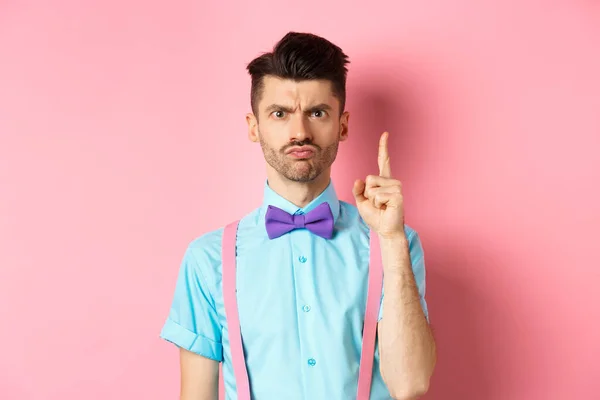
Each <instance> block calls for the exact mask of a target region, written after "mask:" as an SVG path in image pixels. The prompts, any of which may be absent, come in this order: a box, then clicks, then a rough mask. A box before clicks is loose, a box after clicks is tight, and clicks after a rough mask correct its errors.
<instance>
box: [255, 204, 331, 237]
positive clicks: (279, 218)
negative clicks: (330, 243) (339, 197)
mask: <svg viewBox="0 0 600 400" xmlns="http://www.w3.org/2000/svg"><path fill="white" fill-rule="evenodd" d="M265 224H266V228H267V234H268V235H269V239H274V238H276V237H279V236H281V235H283V234H285V233H288V232H290V231H293V230H294V229H298V228H306V229H308V230H309V231H311V232H312V233H314V234H316V235H319V236H321V237H324V238H325V239H331V236H332V234H333V213H332V212H331V208H330V207H329V204H328V203H321V204H319V205H318V206H317V207H315V209H313V210H312V211H310V212H308V213H306V214H300V215H291V214H289V213H288V212H286V211H284V210H282V209H281V208H277V207H275V206H269V207H268V209H267V213H266V215H265Z"/></svg>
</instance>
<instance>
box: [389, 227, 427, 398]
mask: <svg viewBox="0 0 600 400" xmlns="http://www.w3.org/2000/svg"><path fill="white" fill-rule="evenodd" d="M380 243H381V252H382V253H381V255H382V262H383V269H384V294H385V295H384V298H383V318H382V320H381V321H380V323H379V328H378V333H379V352H380V363H381V365H380V369H381V373H382V376H383V379H384V381H385V382H386V384H387V386H388V388H389V390H390V392H391V394H392V396H393V397H394V398H396V399H402V400H405V399H416V398H418V397H419V396H421V395H422V394H424V393H425V392H426V391H427V390H428V387H429V379H430V377H431V375H432V373H433V369H434V366H435V363H436V349H435V342H434V339H433V335H432V333H431V329H430V327H429V323H428V322H427V319H426V318H425V314H424V312H423V309H422V307H421V302H420V297H419V292H418V288H417V285H416V282H415V278H414V274H413V271H412V265H411V260H410V251H409V244H408V240H407V238H406V237H405V236H404V235H402V236H399V237H395V238H381V239H380Z"/></svg>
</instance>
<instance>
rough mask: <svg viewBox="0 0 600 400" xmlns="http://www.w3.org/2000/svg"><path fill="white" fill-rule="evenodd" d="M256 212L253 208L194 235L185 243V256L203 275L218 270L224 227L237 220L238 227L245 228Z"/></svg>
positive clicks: (251, 222) (251, 223) (250, 224)
mask: <svg viewBox="0 0 600 400" xmlns="http://www.w3.org/2000/svg"><path fill="white" fill-rule="evenodd" d="M256 214H257V210H253V211H252V212H250V213H248V214H246V215H244V216H242V217H241V218H239V219H238V220H231V221H228V222H227V223H225V224H223V225H221V226H219V227H218V228H215V229H212V230H210V231H207V232H205V233H203V234H201V235H198V236H196V237H194V238H193V239H192V240H191V241H190V242H189V243H188V245H187V248H186V250H185V258H186V259H187V260H188V261H190V262H191V263H193V264H194V265H195V266H196V267H197V268H200V269H201V272H203V274H205V275H210V274H214V273H216V272H218V271H220V268H221V254H222V247H223V245H222V242H223V235H224V233H225V227H226V226H227V225H229V224H231V223H234V222H239V227H240V229H247V228H248V227H249V226H252V225H253V221H254V219H255V217H256Z"/></svg>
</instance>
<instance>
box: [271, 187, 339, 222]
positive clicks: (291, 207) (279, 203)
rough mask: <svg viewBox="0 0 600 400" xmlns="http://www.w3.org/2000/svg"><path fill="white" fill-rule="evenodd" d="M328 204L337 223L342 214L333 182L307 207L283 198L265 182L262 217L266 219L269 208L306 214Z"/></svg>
mask: <svg viewBox="0 0 600 400" xmlns="http://www.w3.org/2000/svg"><path fill="white" fill-rule="evenodd" d="M323 202H326V203H328V204H329V207H330V208H331V213H332V214H333V221H334V223H335V222H336V221H337V219H338V216H339V214H340V201H339V199H338V197H337V194H336V192H335V188H334V186H333V182H332V181H329V185H327V187H326V188H325V190H324V191H323V192H321V194H319V195H318V196H317V197H315V198H314V199H313V200H312V201H311V202H310V203H308V204H307V205H306V206H305V207H298V206H296V205H295V204H293V203H291V202H290V201H288V200H286V199H285V198H283V197H281V196H280V195H279V194H278V193H276V192H275V191H274V190H273V189H271V187H270V186H269V182H268V181H266V182H265V187H264V195H263V204H262V207H261V216H262V217H264V215H265V213H266V212H267V207H268V206H270V205H271V206H275V207H278V208H281V209H282V210H284V211H285V212H287V213H289V214H292V215H294V214H306V213H308V212H310V211H312V210H313V209H314V208H315V207H317V206H318V205H319V204H321V203H323Z"/></svg>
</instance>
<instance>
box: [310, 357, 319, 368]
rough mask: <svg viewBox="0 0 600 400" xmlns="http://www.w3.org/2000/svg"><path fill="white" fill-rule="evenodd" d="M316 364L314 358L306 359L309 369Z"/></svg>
mask: <svg viewBox="0 0 600 400" xmlns="http://www.w3.org/2000/svg"><path fill="white" fill-rule="evenodd" d="M316 363H317V362H316V361H315V359H314V358H309V359H308V365H310V366H311V367H314V366H315V364H316Z"/></svg>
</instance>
